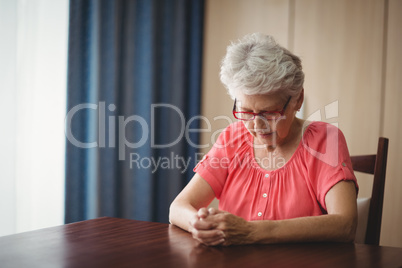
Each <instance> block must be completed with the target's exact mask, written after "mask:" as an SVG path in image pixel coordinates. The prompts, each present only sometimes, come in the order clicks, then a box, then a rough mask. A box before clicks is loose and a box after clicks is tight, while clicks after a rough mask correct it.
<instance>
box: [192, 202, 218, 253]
mask: <svg viewBox="0 0 402 268" xmlns="http://www.w3.org/2000/svg"><path fill="white" fill-rule="evenodd" d="M217 213H218V212H217V211H216V210H215V209H214V208H210V209H207V208H201V209H199V210H198V212H197V214H196V215H194V217H193V218H192V219H191V220H190V222H189V224H190V229H189V231H190V232H191V234H192V235H193V238H194V239H196V240H197V241H199V242H200V243H202V244H204V245H207V246H217V245H222V244H223V243H224V242H225V234H224V233H223V231H221V230H219V229H216V228H217V227H218V223H216V222H214V221H210V220H208V217H209V216H212V215H215V214H217Z"/></svg>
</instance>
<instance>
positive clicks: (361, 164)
mask: <svg viewBox="0 0 402 268" xmlns="http://www.w3.org/2000/svg"><path fill="white" fill-rule="evenodd" d="M387 156H388V139H387V138H383V137H380V138H379V139H378V148H377V154H373V155H359V156H351V157H350V158H351V160H352V165H353V170H354V171H358V172H363V173H368V174H373V175H374V180H373V190H372V193H371V199H370V205H369V208H368V218H367V228H366V232H365V238H364V243H365V244H371V245H378V244H379V242H380V232H381V219H382V207H383V201H384V185H385V172H386V169H387Z"/></svg>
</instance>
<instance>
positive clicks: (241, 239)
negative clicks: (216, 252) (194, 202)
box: [191, 208, 253, 246]
mask: <svg viewBox="0 0 402 268" xmlns="http://www.w3.org/2000/svg"><path fill="white" fill-rule="evenodd" d="M201 210H202V214H203V217H202V218H201V217H200V218H199V219H198V220H195V221H192V223H191V225H192V227H193V228H194V229H195V230H198V229H199V228H202V227H203V226H206V225H209V226H214V228H213V229H214V230H220V231H222V232H223V235H224V242H223V243H221V244H223V245H226V246H227V245H240V244H250V243H253V241H252V236H251V235H252V232H253V228H252V226H251V224H250V223H249V222H248V221H246V220H244V219H243V218H241V217H238V216H235V215H233V214H231V213H228V212H225V211H220V210H217V209H214V208H210V209H208V212H207V213H206V212H205V211H206V210H205V208H202V209H201ZM199 214H200V213H199ZM205 214H206V215H205ZM193 236H194V238H195V239H197V240H199V241H201V242H202V239H200V238H198V237H197V232H193Z"/></svg>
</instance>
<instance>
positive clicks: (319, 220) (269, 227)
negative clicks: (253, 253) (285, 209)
mask: <svg viewBox="0 0 402 268" xmlns="http://www.w3.org/2000/svg"><path fill="white" fill-rule="evenodd" d="M250 225H251V226H252V229H253V231H252V233H251V235H250V240H251V241H250V243H263V244H267V243H269V244H270V243H286V242H314V241H334V242H335V241H337V242H350V241H353V240H354V236H355V232H356V220H355V219H350V218H348V217H345V216H342V215H337V214H332V215H322V216H312V217H304V218H295V219H288V220H278V221H253V222H250Z"/></svg>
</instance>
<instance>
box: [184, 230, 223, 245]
mask: <svg viewBox="0 0 402 268" xmlns="http://www.w3.org/2000/svg"><path fill="white" fill-rule="evenodd" d="M191 233H192V235H193V238H195V239H197V240H199V241H201V242H203V243H204V242H206V243H208V242H212V241H216V240H221V239H223V238H225V235H224V233H223V232H222V231H220V230H198V229H195V228H194V229H192V230H191Z"/></svg>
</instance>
